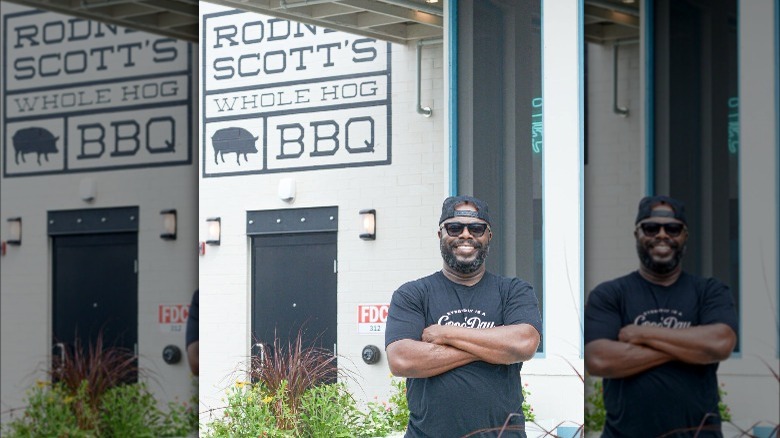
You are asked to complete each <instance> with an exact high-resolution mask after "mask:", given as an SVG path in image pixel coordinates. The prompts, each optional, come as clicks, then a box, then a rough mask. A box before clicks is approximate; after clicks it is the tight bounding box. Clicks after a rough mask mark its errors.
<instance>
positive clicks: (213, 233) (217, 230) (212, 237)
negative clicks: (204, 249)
mask: <svg viewBox="0 0 780 438" xmlns="http://www.w3.org/2000/svg"><path fill="white" fill-rule="evenodd" d="M206 223H207V224H208V225H209V228H208V237H206V243H207V244H209V245H219V244H220V242H221V240H222V219H220V218H218V217H210V218H208V219H206Z"/></svg>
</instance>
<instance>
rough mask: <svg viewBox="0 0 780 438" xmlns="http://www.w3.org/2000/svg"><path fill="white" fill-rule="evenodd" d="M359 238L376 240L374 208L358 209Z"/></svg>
mask: <svg viewBox="0 0 780 438" xmlns="http://www.w3.org/2000/svg"><path fill="white" fill-rule="evenodd" d="M360 238H361V239H363V240H376V210H374V209H370V210H360Z"/></svg>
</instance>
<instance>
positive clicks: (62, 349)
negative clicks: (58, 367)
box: [54, 342, 65, 363]
mask: <svg viewBox="0 0 780 438" xmlns="http://www.w3.org/2000/svg"><path fill="white" fill-rule="evenodd" d="M54 348H57V349H59V350H60V363H64V362H65V343H64V342H57V343H56V344H54Z"/></svg>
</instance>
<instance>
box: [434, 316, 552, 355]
mask: <svg viewBox="0 0 780 438" xmlns="http://www.w3.org/2000/svg"><path fill="white" fill-rule="evenodd" d="M539 340H540V339H539V332H537V331H536V329H535V328H534V327H533V326H531V325H529V324H517V325H507V326H499V327H492V328H487V329H472V328H466V327H457V326H440V325H433V326H430V327H428V328H426V329H425V331H423V341H426V342H432V343H435V344H439V345H449V346H451V347H455V348H457V349H459V350H463V351H467V352H469V353H471V354H473V355H475V356H477V357H478V358H479V359H480V360H482V361H485V362H488V363H492V364H511V363H516V362H522V361H526V360H529V359H531V358H532V357H533V356H534V354H535V353H536V348H537V347H538V346H539Z"/></svg>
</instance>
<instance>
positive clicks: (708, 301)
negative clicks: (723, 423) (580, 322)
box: [585, 272, 737, 438]
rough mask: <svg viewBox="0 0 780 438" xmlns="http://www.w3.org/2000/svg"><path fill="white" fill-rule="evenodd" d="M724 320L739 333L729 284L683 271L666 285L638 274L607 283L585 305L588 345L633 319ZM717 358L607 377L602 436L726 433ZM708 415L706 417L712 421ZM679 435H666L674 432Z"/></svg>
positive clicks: (613, 336)
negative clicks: (703, 427) (711, 361)
mask: <svg viewBox="0 0 780 438" xmlns="http://www.w3.org/2000/svg"><path fill="white" fill-rule="evenodd" d="M715 323H724V324H727V325H728V326H730V327H731V328H732V329H733V330H734V332H735V333H736V332H737V313H736V309H735V307H734V300H733V298H732V296H731V293H730V292H729V289H728V287H726V285H724V284H723V283H721V282H719V281H718V280H715V279H712V278H702V277H697V276H694V275H690V274H686V273H683V274H682V275H681V276H680V278H679V279H678V280H677V281H676V282H675V283H674V284H673V285H671V286H660V285H657V284H653V283H650V282H649V281H647V280H645V279H644V278H642V276H641V275H639V273H638V272H633V273H631V274H629V275H626V276H624V277H620V278H617V279H615V280H612V281H609V282H606V283H602V284H600V285H598V286H597V287H596V288H595V289H593V291H592V292H591V293H590V296H589V297H588V303H587V305H586V307H585V343H586V344H587V343H588V342H591V341H594V340H597V339H609V340H613V341H616V340H618V333H619V332H620V329H621V328H622V327H624V326H626V325H629V324H635V325H652V326H658V327H666V328H671V329H684V328H688V327H695V326H698V325H706V324H715ZM717 369H718V363H714V364H708V365H694V364H687V363H683V362H680V361H671V362H667V363H664V364H662V365H659V366H657V367H654V368H651V369H649V370H646V371H644V372H642V373H639V374H636V375H633V376H629V377H625V378H620V379H604V405H605V407H606V410H607V419H606V425H605V426H604V433H603V435H602V436H603V437H632V438H633V437H640V438H641V437H658V436H661V435H664V436H668V437H692V436H694V435H695V434H696V429H697V427H698V426H699V425H700V424H702V421H703V424H705V425H706V428H707V429H715V430H714V431H704V430H703V431H702V432H700V433H699V434H698V436H699V437H720V436H722V435H721V433H720V432H719V429H720V417H719V416H718V382H717V376H716V371H717ZM705 417H706V418H705ZM675 430H676V431H678V433H676V434H669V435H665V434H667V433H669V432H671V431H675Z"/></svg>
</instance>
